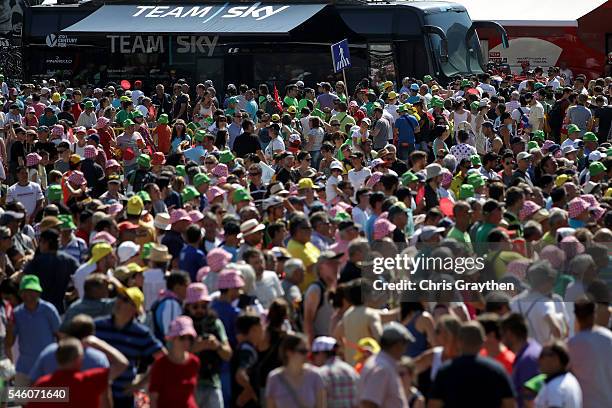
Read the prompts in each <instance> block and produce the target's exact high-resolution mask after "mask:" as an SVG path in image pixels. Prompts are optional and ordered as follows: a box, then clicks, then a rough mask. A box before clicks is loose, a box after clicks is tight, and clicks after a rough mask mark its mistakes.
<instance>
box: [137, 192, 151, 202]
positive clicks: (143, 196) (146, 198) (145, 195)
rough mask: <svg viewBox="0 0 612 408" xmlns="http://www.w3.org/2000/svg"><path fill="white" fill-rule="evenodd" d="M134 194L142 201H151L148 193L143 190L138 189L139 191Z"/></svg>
mask: <svg viewBox="0 0 612 408" xmlns="http://www.w3.org/2000/svg"><path fill="white" fill-rule="evenodd" d="M136 195H137V196H138V197H140V199H141V200H142V202H143V203H145V202H147V201H148V202H151V196H150V195H149V193H147V192H146V191H144V190H140V191H139V192H137V193H136Z"/></svg>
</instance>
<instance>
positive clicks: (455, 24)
mask: <svg viewBox="0 0 612 408" xmlns="http://www.w3.org/2000/svg"><path fill="white" fill-rule="evenodd" d="M425 22H426V24H429V25H433V26H438V27H440V28H441V29H442V30H443V31H444V32H445V33H446V37H447V39H448V61H441V60H440V59H439V58H438V64H439V66H440V69H441V70H442V72H443V73H444V74H445V75H446V76H447V77H452V76H454V75H457V74H460V73H462V74H466V73H482V66H481V62H480V44H478V39H477V36H474V37H473V38H472V40H471V41H470V49H469V50H468V48H467V47H466V44H465V35H466V33H467V31H468V30H469V28H470V26H471V25H472V21H471V20H470V17H469V16H468V14H467V12H466V11H459V10H453V9H449V10H444V11H442V12H439V13H432V14H427V15H425ZM429 38H430V41H431V43H432V45H433V54H434V55H436V56H437V55H440V37H439V36H437V35H431V34H430V35H429ZM468 58H469V63H468Z"/></svg>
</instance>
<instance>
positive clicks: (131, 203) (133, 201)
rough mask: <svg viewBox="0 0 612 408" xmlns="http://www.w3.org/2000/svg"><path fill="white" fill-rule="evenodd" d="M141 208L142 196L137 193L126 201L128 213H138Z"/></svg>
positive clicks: (142, 204)
mask: <svg viewBox="0 0 612 408" xmlns="http://www.w3.org/2000/svg"><path fill="white" fill-rule="evenodd" d="M143 209H144V203H143V202H142V198H140V197H139V196H137V195H133V196H131V197H130V199H129V200H128V203H127V213H128V215H140V213H142V210H143Z"/></svg>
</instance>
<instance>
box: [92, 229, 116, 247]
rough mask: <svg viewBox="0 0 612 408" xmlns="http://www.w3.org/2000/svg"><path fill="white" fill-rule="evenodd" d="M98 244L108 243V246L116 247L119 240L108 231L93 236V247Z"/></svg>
mask: <svg viewBox="0 0 612 408" xmlns="http://www.w3.org/2000/svg"><path fill="white" fill-rule="evenodd" d="M96 242H106V243H107V244H108V245H111V246H112V245H114V244H115V242H117V238H115V237H114V236H112V235H111V234H109V233H108V232H106V231H100V232H98V233H96V235H94V236H93V238H92V240H91V243H92V245H93V244H94V243H96Z"/></svg>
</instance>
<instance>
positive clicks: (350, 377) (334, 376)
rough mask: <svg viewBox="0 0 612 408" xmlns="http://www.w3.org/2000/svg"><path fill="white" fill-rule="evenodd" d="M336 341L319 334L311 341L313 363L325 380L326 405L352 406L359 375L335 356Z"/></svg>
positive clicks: (336, 349)
mask: <svg viewBox="0 0 612 408" xmlns="http://www.w3.org/2000/svg"><path fill="white" fill-rule="evenodd" d="M337 352H338V342H337V341H336V339H334V338H333V337H328V336H319V337H317V338H316V339H315V340H314V341H313V342H312V359H313V363H314V364H315V365H316V366H317V367H319V374H320V375H321V377H323V381H324V382H325V389H326V391H327V392H326V396H327V406H328V407H353V406H354V405H355V403H356V398H357V381H359V375H358V374H357V373H356V372H355V369H354V368H353V367H352V366H351V365H350V364H348V363H346V362H345V361H343V360H342V359H340V358H339V357H337V356H336V354H337Z"/></svg>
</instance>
